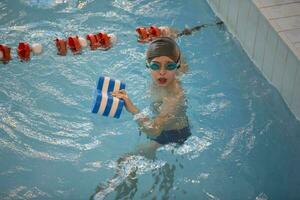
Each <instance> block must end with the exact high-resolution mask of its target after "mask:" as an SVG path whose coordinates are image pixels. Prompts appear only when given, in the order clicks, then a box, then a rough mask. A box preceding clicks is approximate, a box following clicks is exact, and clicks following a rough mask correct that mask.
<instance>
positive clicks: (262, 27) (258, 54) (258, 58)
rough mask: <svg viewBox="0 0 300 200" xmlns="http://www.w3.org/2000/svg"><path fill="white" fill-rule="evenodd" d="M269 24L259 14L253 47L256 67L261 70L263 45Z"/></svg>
mask: <svg viewBox="0 0 300 200" xmlns="http://www.w3.org/2000/svg"><path fill="white" fill-rule="evenodd" d="M269 26H270V25H269V24H268V22H267V21H266V19H265V18H264V17H263V16H261V14H259V20H258V28H257V30H256V37H255V45H254V60H255V62H256V63H257V67H258V68H260V69H261V67H262V63H263V57H264V51H265V43H266V38H267V31H268V28H269Z"/></svg>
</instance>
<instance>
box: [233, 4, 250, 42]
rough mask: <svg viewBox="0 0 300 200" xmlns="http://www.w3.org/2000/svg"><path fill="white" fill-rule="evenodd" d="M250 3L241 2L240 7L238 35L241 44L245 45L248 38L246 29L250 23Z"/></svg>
mask: <svg viewBox="0 0 300 200" xmlns="http://www.w3.org/2000/svg"><path fill="white" fill-rule="evenodd" d="M249 7H250V2H249V1H241V2H240V5H239V14H238V19H237V31H236V32H237V35H238V37H239V40H240V42H241V43H242V44H243V45H244V44H245V38H246V27H247V23H248V16H249Z"/></svg>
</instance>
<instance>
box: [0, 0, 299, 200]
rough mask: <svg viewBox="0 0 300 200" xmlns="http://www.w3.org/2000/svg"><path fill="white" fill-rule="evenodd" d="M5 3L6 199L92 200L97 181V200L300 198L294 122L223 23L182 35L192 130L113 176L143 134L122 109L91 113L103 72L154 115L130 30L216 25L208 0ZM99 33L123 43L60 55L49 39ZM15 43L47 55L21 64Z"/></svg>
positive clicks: (0, 161)
mask: <svg viewBox="0 0 300 200" xmlns="http://www.w3.org/2000/svg"><path fill="white" fill-rule="evenodd" d="M0 10H1V12H0V43H6V44H8V45H10V46H11V47H13V53H14V59H13V60H12V61H11V62H10V63H9V64H6V65H2V64H1V65H0V80H1V85H0V199H4V200H6V199H14V200H15V199H89V198H90V196H91V195H93V194H94V193H95V192H96V191H97V187H98V186H100V187H102V188H105V191H106V192H105V193H100V194H98V197H99V199H101V198H103V197H106V199H216V200H217V199H225V200H226V199H229V200H232V199H237V200H239V199H257V200H258V199H259V200H267V199H300V173H299V169H300V156H299V155H300V124H299V121H297V120H296V119H295V117H294V116H293V115H292V113H291V112H290V111H289V110H288V108H287V106H286V104H285V103H284V101H283V99H282V98H281V96H280V95H279V93H278V92H277V90H275V89H274V87H273V86H272V85H270V84H269V83H268V82H267V80H266V79H265V78H264V77H263V76H262V75H261V73H260V72H259V71H258V70H257V68H256V67H255V65H254V64H253V63H252V62H251V60H249V58H248V57H247V55H246V53H245V52H244V51H243V49H242V48H241V46H240V45H239V43H238V42H237V40H236V39H235V38H234V37H233V36H232V35H231V34H230V33H229V32H228V31H227V30H226V28H224V29H219V28H217V27H209V28H207V29H203V30H202V31H200V32H197V33H195V34H193V35H192V36H186V37H182V38H180V39H179V40H178V43H179V45H180V47H181V49H182V52H183V56H184V58H185V59H186V61H187V63H188V64H189V72H188V73H187V74H185V75H184V76H183V77H181V81H182V85H183V87H184V89H185V93H186V97H187V100H188V110H187V115H188V118H189V122H190V124H191V130H192V134H193V135H192V136H191V137H190V138H189V139H188V140H187V141H186V143H185V144H184V145H183V146H180V147H176V146H174V145H166V146H164V147H162V148H160V149H158V150H157V154H156V159H155V160H150V159H147V158H145V157H143V156H138V155H136V156H131V157H129V158H128V160H127V161H126V162H125V163H124V164H123V165H122V169H121V172H122V173H121V174H122V175H120V176H118V177H115V178H114V179H113V181H109V180H111V179H112V178H113V177H114V174H115V171H116V161H117V160H118V159H119V158H120V157H122V156H124V155H125V154H127V153H130V152H132V151H134V149H136V148H137V147H138V146H140V145H143V144H144V143H146V142H147V138H146V137H145V136H144V135H142V136H139V133H138V127H137V125H136V123H135V122H134V121H133V119H132V116H131V115H130V114H128V113H127V112H126V111H125V110H124V111H123V113H122V116H121V118H120V119H112V118H106V117H101V116H98V115H94V114H91V113H90V108H91V103H92V97H93V91H94V88H95V86H96V80H97V77H98V76H99V75H100V74H101V75H107V76H110V77H112V78H116V79H120V80H122V81H124V82H126V85H127V92H128V93H129V95H130V96H131V98H132V100H133V101H134V102H135V104H136V105H137V106H138V107H139V108H140V109H145V110H146V111H147V109H148V108H149V104H150V100H149V94H148V93H147V91H148V88H149V85H150V84H151V78H150V76H149V74H148V72H147V70H146V69H145V65H144V63H145V61H144V52H145V49H146V45H143V44H139V43H137V42H136V35H135V31H134V30H135V28H136V27H137V26H148V25H151V24H156V25H168V26H172V27H175V28H177V29H179V30H182V29H183V28H184V27H185V26H186V25H189V26H193V25H197V24H201V23H207V22H214V20H215V16H214V13H213V12H212V10H211V9H210V7H209V6H208V4H207V3H206V1H204V0H198V1H197V0H189V1H183V0H181V1H172V0H155V1H150V0H137V1H129V0H112V1H110V0H105V1H104V0H103V1H92V0H86V1H85V0H81V1H75V0H73V1H72V0H64V1H63V0H61V1H54V0H45V1H39V0H13V1H10V0H2V1H1V2H0ZM99 31H107V32H109V33H116V34H117V36H118V43H117V44H116V45H115V46H114V47H113V48H112V49H110V50H109V51H106V52H104V51H90V50H89V49H85V50H84V51H83V53H82V55H77V56H73V55H71V53H70V52H69V54H68V55H67V56H65V57H62V56H58V55H56V49H55V47H54V43H53V39H54V38H56V37H63V38H66V37H68V36H70V35H73V34H78V35H80V36H85V35H86V34H88V33H96V32H99ZM20 41H28V42H30V43H34V42H40V43H42V44H43V45H44V52H43V54H42V55H39V56H33V57H32V58H31V60H30V61H29V62H23V63H21V62H20V61H18V59H17V58H16V53H15V48H16V47H17V45H18V42H20ZM132 169H137V171H134V173H135V174H132V172H133V171H132ZM130 173H131V174H130ZM108 183H110V184H108Z"/></svg>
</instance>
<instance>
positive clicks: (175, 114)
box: [112, 37, 191, 149]
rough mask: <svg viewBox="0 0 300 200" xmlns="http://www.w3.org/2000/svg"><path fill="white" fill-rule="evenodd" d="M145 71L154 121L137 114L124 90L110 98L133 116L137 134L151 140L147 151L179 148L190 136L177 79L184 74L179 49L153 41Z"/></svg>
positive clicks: (169, 41)
mask: <svg viewBox="0 0 300 200" xmlns="http://www.w3.org/2000/svg"><path fill="white" fill-rule="evenodd" d="M146 67H147V68H148V69H149V71H150V74H151V77H152V79H153V85H152V87H151V93H152V95H151V96H152V97H153V101H154V102H153V106H152V109H153V112H154V113H155V114H156V117H154V118H152V119H151V118H149V117H147V116H146V115H144V114H143V113H141V112H140V111H139V109H138V108H137V107H136V106H135V105H134V103H133V102H132V101H131V100H130V98H129V96H128V95H127V93H126V91H125V90H121V91H117V92H113V93H112V95H113V96H115V97H117V98H120V99H123V100H124V102H125V107H126V109H127V111H128V112H130V113H132V114H133V115H134V119H135V120H136V121H137V123H138V125H139V126H140V129H141V131H142V132H144V133H145V134H147V136H148V137H149V138H150V139H151V145H150V146H149V148H151V149H153V148H154V149H156V148H157V147H159V146H160V145H163V144H168V143H178V144H182V143H183V142H184V141H185V140H186V139H187V138H188V137H189V136H190V135H191V133H190V129H189V124H188V118H187V116H186V102H185V96H184V91H183V89H182V87H181V85H180V82H179V80H178V78H177V77H178V75H179V74H180V72H184V71H185V70H186V65H184V64H183V63H182V59H181V53H180V49H179V46H178V45H177V44H176V42H175V41H174V40H173V39H171V38H169V37H160V38H156V39H155V40H153V41H152V42H151V43H150V44H149V47H148V49H147V52H146Z"/></svg>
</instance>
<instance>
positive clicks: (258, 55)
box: [207, 0, 300, 120]
mask: <svg viewBox="0 0 300 200" xmlns="http://www.w3.org/2000/svg"><path fill="white" fill-rule="evenodd" d="M207 1H208V3H209V4H210V6H211V8H212V9H213V10H214V11H215V13H216V15H217V16H218V17H220V18H221V19H222V20H223V21H224V22H225V24H226V26H227V27H228V29H229V31H230V32H231V33H232V34H233V35H235V36H236V38H237V39H238V40H239V41H240V43H241V45H242V46H243V48H244V50H245V51H246V53H247V54H248V56H249V57H250V58H251V59H252V61H253V62H254V63H255V65H256V66H257V67H258V68H259V70H260V71H261V72H262V74H263V75H264V76H265V77H266V78H267V79H268V80H269V81H270V82H271V83H272V84H273V85H274V86H275V87H276V88H277V89H278V91H279V92H280V94H281V95H282V97H283V99H284V100H285V102H286V104H287V105H288V107H289V108H290V110H291V111H292V112H293V113H294V115H295V116H296V118H297V119H298V120H300V0H298V1H297V0H207Z"/></svg>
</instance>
